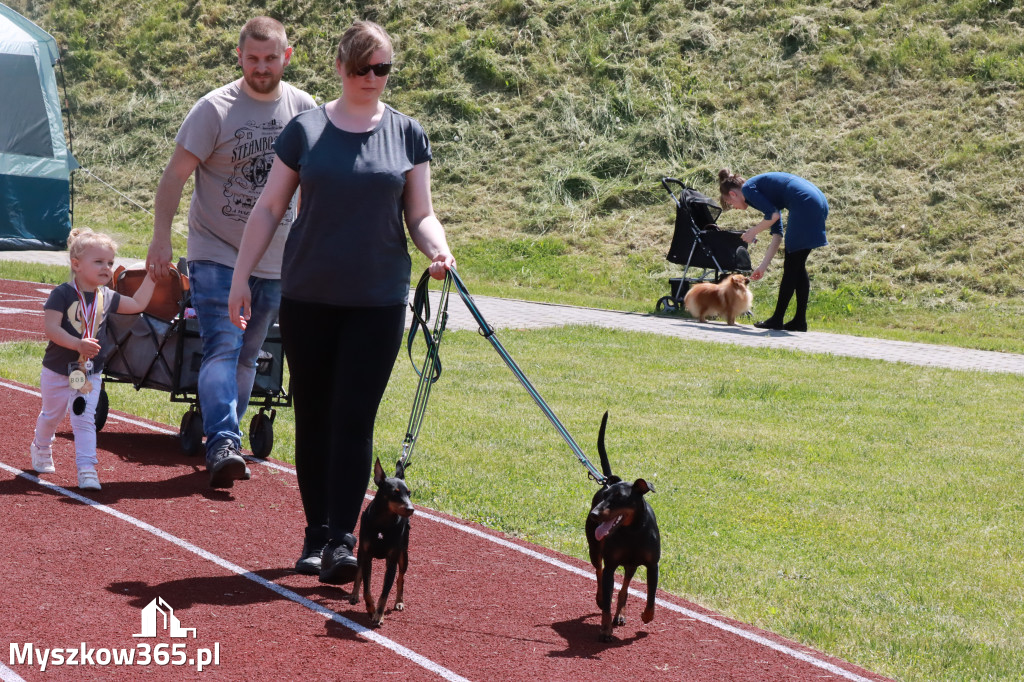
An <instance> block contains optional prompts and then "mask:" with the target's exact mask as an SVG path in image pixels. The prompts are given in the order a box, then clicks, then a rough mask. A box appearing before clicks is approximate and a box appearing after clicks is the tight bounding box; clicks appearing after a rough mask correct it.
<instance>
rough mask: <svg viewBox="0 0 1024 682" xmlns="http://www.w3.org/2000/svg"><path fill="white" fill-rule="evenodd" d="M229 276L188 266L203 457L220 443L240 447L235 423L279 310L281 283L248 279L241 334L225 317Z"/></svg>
mask: <svg viewBox="0 0 1024 682" xmlns="http://www.w3.org/2000/svg"><path fill="white" fill-rule="evenodd" d="M233 274H234V269H233V268H229V267H228V266H226V265H221V264H219V263H212V262H210V261H193V262H191V263H189V282H190V285H191V288H192V307H193V308H195V310H196V315H197V316H198V318H199V334H200V336H201V337H202V340H203V362H202V364H201V365H200V367H199V407H200V409H201V410H202V413H203V432H204V433H205V434H206V452H207V453H212V452H213V451H214V450H215V449H216V448H217V446H218V444H219V443H220V441H222V440H223V439H225V438H229V439H231V440H232V441H234V443H235V445H237V446H239V447H241V445H242V434H241V429H240V428H239V423H240V422H241V420H242V416H243V415H244V414H245V409H246V408H247V407H248V406H249V395H250V394H251V393H252V384H253V380H254V379H255V378H256V360H257V359H258V358H259V353H260V348H262V346H263V341H264V339H266V336H267V330H268V329H269V328H270V326H271V325H272V324H273V323H274V320H275V319H277V310H278V307H279V306H280V305H281V280H279V279H263V278H261V277H250V278H249V288H250V290H251V291H252V317H251V318H250V319H249V324H248V325H247V326H246V329H245V332H243V331H242V330H241V329H239V328H238V327H236V326H235V325H234V324H232V323H231V318H230V317H229V316H228V293H229V292H230V291H231V277H232V275H233ZM235 315H238V311H235Z"/></svg>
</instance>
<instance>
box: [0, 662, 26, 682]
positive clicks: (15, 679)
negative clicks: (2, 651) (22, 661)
mask: <svg viewBox="0 0 1024 682" xmlns="http://www.w3.org/2000/svg"><path fill="white" fill-rule="evenodd" d="M0 680H3V682H25V678H24V677H22V676H21V675H19V674H18V673H16V672H14V671H13V670H11V669H10V668H8V667H7V666H6V665H4V664H3V663H0Z"/></svg>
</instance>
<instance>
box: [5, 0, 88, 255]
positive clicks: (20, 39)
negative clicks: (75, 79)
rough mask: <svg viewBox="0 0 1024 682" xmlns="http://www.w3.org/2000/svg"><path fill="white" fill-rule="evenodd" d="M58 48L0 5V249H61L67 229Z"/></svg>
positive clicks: (67, 167)
mask: <svg viewBox="0 0 1024 682" xmlns="http://www.w3.org/2000/svg"><path fill="white" fill-rule="evenodd" d="M59 56H60V55H59V53H58V51H57V41H55V40H54V39H53V37H52V36H51V35H50V34H49V33H47V32H46V31H44V30H43V29H41V28H39V27H38V26H36V25H35V24H33V23H32V22H31V21H29V20H28V19H26V18H25V17H23V16H21V15H20V14H18V13H17V12H15V11H14V10H12V9H11V8H10V7H8V6H7V5H4V4H0V93H3V94H4V96H3V97H0V250H5V251H16V250H26V249H49V250H55V251H56V250H61V249H63V248H65V246H66V245H67V237H68V232H70V230H71V210H70V203H71V192H70V173H71V171H72V170H74V169H75V168H78V163H77V162H76V161H75V159H74V157H73V156H72V155H71V153H70V151H69V150H68V148H67V144H66V142H65V139H64V123H63V120H62V119H61V106H60V98H59V96H58V95H57V78H56V75H55V74H54V70H53V67H54V65H55V64H56V63H57V59H58V58H59Z"/></svg>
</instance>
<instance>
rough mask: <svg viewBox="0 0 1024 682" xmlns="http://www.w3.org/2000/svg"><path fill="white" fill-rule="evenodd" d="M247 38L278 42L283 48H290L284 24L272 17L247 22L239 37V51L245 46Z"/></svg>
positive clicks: (256, 18)
mask: <svg viewBox="0 0 1024 682" xmlns="http://www.w3.org/2000/svg"><path fill="white" fill-rule="evenodd" d="M246 38H252V39H253V40H276V41H278V42H279V43H280V44H281V47H282V48H284V47H288V34H287V33H285V30H284V24H282V23H281V22H280V21H278V20H277V19H273V18H271V17H255V18H253V19H250V20H249V21H247V22H245V26H243V27H242V32H241V33H240V34H239V35H238V49H239V50H241V49H242V48H243V47H244V46H245V40H246Z"/></svg>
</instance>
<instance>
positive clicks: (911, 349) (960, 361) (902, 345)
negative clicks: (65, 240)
mask: <svg viewBox="0 0 1024 682" xmlns="http://www.w3.org/2000/svg"><path fill="white" fill-rule="evenodd" d="M0 259H3V260H20V261H28V262H36V263H51V264H59V265H63V264H66V263H67V259H68V256H67V252H63V251H0ZM119 262H124V263H125V265H132V264H135V263H137V262H138V261H135V260H131V259H120V260H119ZM467 286H472V285H471V283H470V284H467ZM439 295H440V294H439V291H438V290H437V284H435V285H434V288H433V289H432V290H431V300H432V305H431V308H432V310H436V309H437V301H438V297H439ZM450 297H451V298H450V301H449V305H448V313H449V321H448V328H449V329H477V324H476V321H475V320H474V319H473V317H472V316H471V315H470V314H469V311H468V309H467V308H466V306H465V305H464V303H463V301H462V299H461V298H460V297H459V295H458V293H457V292H456V291H455V290H454V288H453V289H452V292H451V294H450ZM473 300H474V301H475V302H476V306H477V308H478V309H479V310H480V313H481V314H482V315H483V316H484V319H486V320H487V322H488V323H489V324H490V325H491V326H492V327H494V328H495V329H497V330H501V329H540V328H544V327H558V326H565V325H573V324H578V325H590V326H595V327H605V328H608V329H623V330H627V331H638V332H648V333H651V334H662V335H665V336H671V337H675V338H678V339H687V340H691V341H709V342H714V343H731V344H735V345H739V346H748V347H755V348H780V349H784V350H792V351H798V352H804V353H826V354H830V355H838V356H845V357H853V358H866V359H869V360H884V361H887V362H903V363H907V364H911V365H920V366H925V367H945V368H948V369H962V370H973V371H981V372H1004V373H1009V374H1018V375H1024V355H1021V354H1015V353H999V352H995V351H984V350H972V349H968V348H957V347H954V346H939V345H935V344H928V343H911V342H907V341H889V340H886V339H875V338H869V337H864V336H849V335H845V334H827V333H824V332H814V331H811V332H806V333H791V332H775V331H764V330H761V329H756V328H754V327H753V326H751V325H749V324H740V325H737V326H735V327H730V326H728V325H726V324H725V323H723V322H708V323H704V324H701V323H699V322H696V321H695V320H691V319H688V318H680V317H674V316H661V315H647V314H642V313H626V312H621V311H615V310H601V309H597V308H583V307H579V306H571V305H560V304H553V303H534V302H530V301H520V300H516V299H508V298H495V297H492V296H474V297H473Z"/></svg>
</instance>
